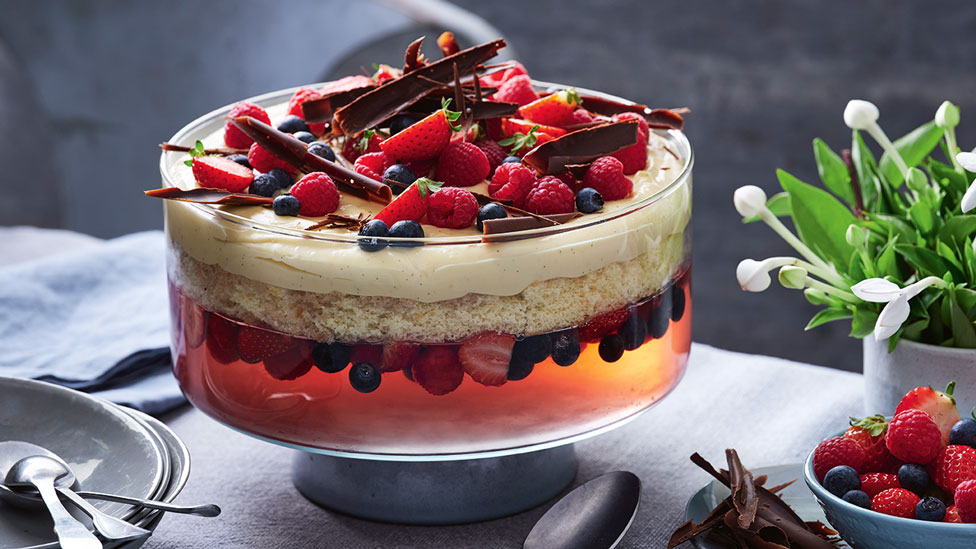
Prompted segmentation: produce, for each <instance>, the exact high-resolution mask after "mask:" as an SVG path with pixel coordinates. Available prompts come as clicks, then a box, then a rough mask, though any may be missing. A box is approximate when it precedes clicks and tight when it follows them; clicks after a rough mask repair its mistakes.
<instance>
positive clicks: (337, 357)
mask: <svg viewBox="0 0 976 549" xmlns="http://www.w3.org/2000/svg"><path fill="white" fill-rule="evenodd" d="M351 355H352V349H350V348H349V346H347V345H343V344H342V343H332V344H331V345H330V344H328V343H326V342H324V341H323V342H321V343H316V344H315V347H312V363H313V364H315V367H316V368H318V369H319V370H322V371H323V372H325V373H327V374H334V373H336V372H341V371H342V370H343V369H345V367H346V366H348V365H349V358H350V356H351Z"/></svg>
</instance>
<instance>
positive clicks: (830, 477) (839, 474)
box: [823, 465, 861, 497]
mask: <svg viewBox="0 0 976 549" xmlns="http://www.w3.org/2000/svg"><path fill="white" fill-rule="evenodd" d="M823 487H824V488H826V489H827V491H828V492H830V493H831V494H834V495H835V496H837V497H843V496H844V494H846V493H847V492H850V491H851V490H860V489H861V477H860V476H859V475H858V474H857V471H855V470H854V468H853V467H850V466H848V465H838V466H837V467H834V468H832V469H830V470H829V471H827V474H826V475H824V479H823Z"/></svg>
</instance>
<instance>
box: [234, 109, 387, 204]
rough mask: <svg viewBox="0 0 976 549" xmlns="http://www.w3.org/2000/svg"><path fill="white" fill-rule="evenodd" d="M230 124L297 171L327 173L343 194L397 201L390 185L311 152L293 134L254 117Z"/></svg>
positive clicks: (382, 202) (244, 117)
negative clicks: (394, 199)
mask: <svg viewBox="0 0 976 549" xmlns="http://www.w3.org/2000/svg"><path fill="white" fill-rule="evenodd" d="M230 121H231V123H232V124H234V126H236V127H237V128H238V129H240V130H241V131H242V132H244V134H245V135H247V136H248V137H250V138H251V139H253V140H254V141H255V142H257V143H258V145H260V146H262V147H264V148H265V149H267V150H268V152H270V153H271V154H273V155H275V156H276V157H278V158H280V159H281V160H283V161H285V162H287V163H288V164H290V165H292V166H294V167H295V168H297V169H299V170H301V171H303V172H306V173H308V172H325V173H327V174H328V175H329V176H330V177H331V178H332V180H333V181H335V183H336V186H338V187H339V190H340V191H342V192H345V193H348V194H351V195H353V196H358V197H360V198H365V199H367V200H372V201H374V202H379V203H381V204H388V203H389V202H390V200H391V199H392V198H393V191H392V190H390V187H389V186H388V185H386V184H384V183H382V182H380V181H376V180H374V179H372V178H369V177H366V176H365V175H362V174H359V173H356V172H354V171H353V170H350V169H349V168H346V167H345V166H342V165H340V164H337V163H335V162H330V161H329V160H326V159H325V158H322V157H321V156H318V155H314V154H312V153H310V152H308V148H307V145H306V144H305V143H304V142H302V141H301V140H299V139H296V138H295V137H294V136H292V135H291V134H287V133H285V132H282V131H279V130H277V129H275V128H272V127H271V126H270V125H268V124H265V123H264V122H262V121H260V120H256V119H254V118H251V117H250V116H239V117H237V118H231V119H230Z"/></svg>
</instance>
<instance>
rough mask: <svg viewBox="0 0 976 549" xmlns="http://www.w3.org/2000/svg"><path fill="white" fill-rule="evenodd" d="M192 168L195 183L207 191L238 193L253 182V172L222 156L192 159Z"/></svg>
mask: <svg viewBox="0 0 976 549" xmlns="http://www.w3.org/2000/svg"><path fill="white" fill-rule="evenodd" d="M192 168H193V177H194V178H196V180H197V183H199V184H200V186H201V187H206V188H208V189H220V190H224V191H228V192H232V193H239V192H243V191H244V190H245V189H247V187H248V185H250V184H251V181H252V180H254V172H253V171H251V169H250V168H247V167H245V166H241V165H240V164H238V163H237V162H234V161H233V160H229V159H227V158H226V157H223V156H197V157H194V158H193V164H192Z"/></svg>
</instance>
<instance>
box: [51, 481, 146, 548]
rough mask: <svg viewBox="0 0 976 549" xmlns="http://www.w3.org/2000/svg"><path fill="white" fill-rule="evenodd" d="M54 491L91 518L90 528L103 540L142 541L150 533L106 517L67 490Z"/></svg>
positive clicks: (118, 519) (122, 521)
mask: <svg viewBox="0 0 976 549" xmlns="http://www.w3.org/2000/svg"><path fill="white" fill-rule="evenodd" d="M55 490H57V491H58V493H59V494H61V495H62V496H64V497H65V499H67V500H68V501H70V502H71V503H74V504H75V506H77V507H78V508H79V509H81V510H82V512H84V513H85V514H86V515H88V516H89V517H91V520H92V526H94V527H95V530H97V531H98V533H99V534H101V535H102V536H103V537H104V538H105V539H110V540H117V541H132V540H134V539H142V538H145V537H149V535H150V534H151V532H150V531H149V530H146V529H145V528H139V527H138V526H136V525H134V524H129V523H128V522H126V521H124V520H122V519H120V518H117V517H113V516H112V515H107V514H105V513H103V512H101V511H99V510H98V509H96V508H95V507H94V506H92V504H90V503H88V502H87V501H85V500H84V499H82V498H81V496H79V495H78V494H76V493H74V492H72V491H71V490H70V489H69V488H62V487H55Z"/></svg>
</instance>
